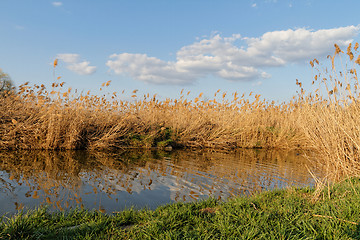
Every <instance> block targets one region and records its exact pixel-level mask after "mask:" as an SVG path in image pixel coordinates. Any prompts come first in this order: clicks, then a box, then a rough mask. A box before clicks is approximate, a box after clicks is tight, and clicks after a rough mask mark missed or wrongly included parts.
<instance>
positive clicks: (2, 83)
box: [0, 69, 15, 95]
mask: <svg viewBox="0 0 360 240" xmlns="http://www.w3.org/2000/svg"><path fill="white" fill-rule="evenodd" d="M14 88H15V87H14V84H13V82H12V80H11V78H10V76H9V74H7V73H4V72H3V71H2V70H1V69H0V95H3V94H5V93H6V92H11V91H13V90H14Z"/></svg>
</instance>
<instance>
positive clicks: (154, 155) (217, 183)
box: [0, 150, 319, 214]
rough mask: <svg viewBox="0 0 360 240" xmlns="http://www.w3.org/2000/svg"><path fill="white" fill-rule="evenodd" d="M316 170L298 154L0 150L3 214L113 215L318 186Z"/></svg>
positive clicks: (268, 152) (0, 199) (317, 171)
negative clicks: (41, 209)
mask: <svg viewBox="0 0 360 240" xmlns="http://www.w3.org/2000/svg"><path fill="white" fill-rule="evenodd" d="M308 168H309V169H311V170H312V171H313V172H314V173H315V174H319V170H318V169H317V168H316V166H315V165H314V164H313V163H311V162H309V161H307V160H306V158H305V157H304V156H302V154H299V153H296V152H277V151H260V150H241V151H238V152H235V153H216V152H215V153H214V152H187V151H174V152H171V153H167V152H154V151H143V152H135V151H134V152H131V151H130V152H129V151H128V152H117V153H102V152H98V153H88V152H84V151H67V152H44V151H21V152H4V151H2V152H0V214H3V213H14V212H17V210H19V209H23V208H25V209H28V208H34V207H37V206H40V205H50V209H54V210H58V209H60V210H63V209H68V208H71V207H81V208H88V209H97V210H100V211H102V212H107V213H112V212H114V211H120V210H123V209H125V208H129V207H132V206H134V207H135V208H137V209H139V208H143V207H148V208H151V209H154V208H156V207H157V206H159V205H163V204H167V203H172V202H175V201H185V202H188V201H194V200H198V199H204V198H208V197H209V196H212V197H215V198H219V199H226V198H228V197H232V196H237V195H244V194H246V195H247V194H251V193H253V192H257V191H261V190H265V189H273V188H283V187H286V186H288V185H296V186H306V185H312V184H313V179H312V177H311V175H310V174H309V171H308Z"/></svg>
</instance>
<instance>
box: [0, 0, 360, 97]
mask: <svg viewBox="0 0 360 240" xmlns="http://www.w3.org/2000/svg"><path fill="white" fill-rule="evenodd" d="M358 9H360V1H357V0H343V1H338V0H236V1H235V0H222V1H220V0H218V1H215V0H166V1H165V0H152V1H149V0H106V1H100V0H98V1H96V0H76V1H75V0H59V1H49V0H0V68H1V69H2V70H3V71H4V72H5V73H8V74H9V75H10V77H11V78H12V80H13V82H14V83H15V85H16V86H19V85H20V84H23V83H25V82H27V81H29V82H30V83H31V84H38V85H40V84H45V85H46V86H51V84H52V83H53V82H54V81H57V82H59V81H60V82H62V81H64V82H65V86H66V87H72V88H73V89H78V91H84V92H87V91H88V90H91V92H92V93H94V94H100V93H101V92H100V90H99V88H100V87H101V84H102V83H104V82H107V81H110V80H111V84H110V86H109V87H107V89H106V90H103V91H105V92H121V91H123V90H125V92H128V93H131V91H133V90H135V89H137V90H138V91H139V92H138V94H146V93H149V94H151V95H153V94H157V95H158V96H159V97H160V98H177V97H179V96H180V92H181V90H182V89H184V90H185V91H190V92H191V94H190V97H191V96H193V97H195V96H198V95H199V94H200V93H203V97H204V98H213V95H214V93H215V92H216V91H217V90H218V89H221V91H222V92H227V93H234V92H238V93H240V94H241V93H250V92H254V93H256V94H261V95H262V97H264V98H266V99H268V100H275V101H287V100H289V99H291V97H292V96H293V95H295V94H296V91H297V90H298V87H297V86H296V84H295V82H296V79H299V81H301V82H303V84H304V85H305V86H308V85H310V83H311V82H312V80H313V76H314V74H315V72H314V70H313V69H312V68H311V66H310V64H309V61H310V60H313V59H314V58H317V59H319V61H320V62H321V63H323V64H324V65H326V64H328V63H329V61H328V60H327V59H326V56H327V55H329V54H333V53H334V43H337V44H338V45H339V46H340V47H342V48H343V49H344V50H346V46H347V45H348V44H349V43H355V42H358V41H359V31H360V23H359V21H360V18H359V17H358V16H359V15H358ZM55 59H58V65H57V67H56V68H55V75H54V67H53V62H54V60H55ZM57 77H61V79H60V80H57Z"/></svg>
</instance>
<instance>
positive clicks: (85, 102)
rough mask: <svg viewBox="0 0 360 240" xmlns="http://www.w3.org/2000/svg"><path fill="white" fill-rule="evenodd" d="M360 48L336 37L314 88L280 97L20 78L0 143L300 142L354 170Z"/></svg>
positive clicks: (7, 105) (222, 145) (6, 100)
mask: <svg viewBox="0 0 360 240" xmlns="http://www.w3.org/2000/svg"><path fill="white" fill-rule="evenodd" d="M357 53H358V44H357V43H356V44H355V46H354V47H352V46H351V44H350V45H349V47H348V49H347V53H346V54H347V56H346V55H345V53H343V52H342V51H341V50H340V48H339V47H338V46H337V45H336V44H335V53H334V55H333V56H329V57H328V58H329V60H330V61H331V67H330V68H329V69H326V68H324V67H322V66H321V65H319V62H318V61H317V60H316V59H314V60H313V61H311V62H310V64H311V65H312V67H313V68H314V69H315V71H316V75H315V78H314V82H313V84H314V86H317V89H315V90H314V91H311V92H309V93H307V92H306V91H305V90H304V89H303V88H302V83H301V82H298V81H297V84H298V85H299V87H300V90H299V94H298V95H297V96H295V97H294V98H293V99H292V100H291V101H289V102H286V103H281V104H276V103H274V102H269V101H266V100H264V99H261V97H260V95H252V93H250V94H249V95H246V96H245V95H242V96H240V95H239V94H238V93H233V94H232V96H226V93H225V92H224V93H222V92H220V90H219V91H218V92H216V93H215V96H214V98H213V99H211V100H204V98H203V96H202V94H200V95H199V96H198V97H197V98H195V99H193V100H189V99H188V97H187V95H188V93H184V92H183V91H182V92H181V96H180V97H179V98H177V99H166V100H159V99H157V98H156V96H149V95H145V96H143V97H142V96H137V95H136V90H135V91H134V92H133V93H132V94H133V95H132V100H127V101H124V100H121V99H122V98H121V97H120V96H119V95H120V94H118V93H113V94H111V95H109V94H107V95H103V96H97V95H91V94H90V93H89V92H88V93H87V94H83V93H77V92H76V91H75V92H74V91H72V90H71V88H69V89H64V87H63V84H64V83H53V85H52V89H51V90H47V89H46V88H45V86H44V85H41V86H37V85H34V86H30V85H29V84H24V85H22V86H20V87H19V91H18V93H17V94H13V93H9V94H8V95H5V96H3V97H1V98H0V109H1V110H0V149H112V148H126V147H137V148H138V147H140V148H150V147H160V148H163V147H166V146H172V147H195V148H217V149H234V148H254V147H261V148H283V149H294V148H300V149H311V150H316V151H317V152H319V153H320V155H319V156H321V158H323V159H327V160H329V161H326V163H328V164H329V165H331V166H334V167H335V168H337V169H341V171H342V172H343V173H349V172H348V170H350V171H351V172H352V173H355V172H356V173H357V171H359V170H360V169H359V167H358V162H359V148H360V106H359V104H358V103H357V101H358V99H359V89H358V88H359V87H360V86H359V82H358V77H357V72H356V68H355V67H356V64H360V57H358V58H356V57H354V54H355V55H356V54H357ZM341 55H343V56H345V57H346V60H345V62H346V63H345V64H344V65H343V63H342V59H341ZM56 65H57V61H55V62H54V69H55V67H56ZM338 66H340V68H341V69H345V71H343V72H341V71H338V70H337V69H336V68H337V67H338ZM59 79H60V78H58V80H59ZM109 84H110V82H106V83H104V84H103V86H102V87H103V88H106V87H107V86H109Z"/></svg>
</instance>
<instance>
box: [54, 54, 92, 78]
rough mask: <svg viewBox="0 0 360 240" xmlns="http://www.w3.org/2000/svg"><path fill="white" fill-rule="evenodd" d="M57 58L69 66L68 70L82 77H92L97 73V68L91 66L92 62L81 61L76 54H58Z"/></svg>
mask: <svg viewBox="0 0 360 240" xmlns="http://www.w3.org/2000/svg"><path fill="white" fill-rule="evenodd" d="M57 58H58V59H59V60H62V61H63V62H65V63H66V64H67V66H66V68H67V69H69V70H70V71H73V72H75V73H77V74H80V75H91V74H93V73H95V71H96V67H95V66H89V64H90V62H88V61H80V55H79V54H74V53H62V54H58V55H57Z"/></svg>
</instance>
